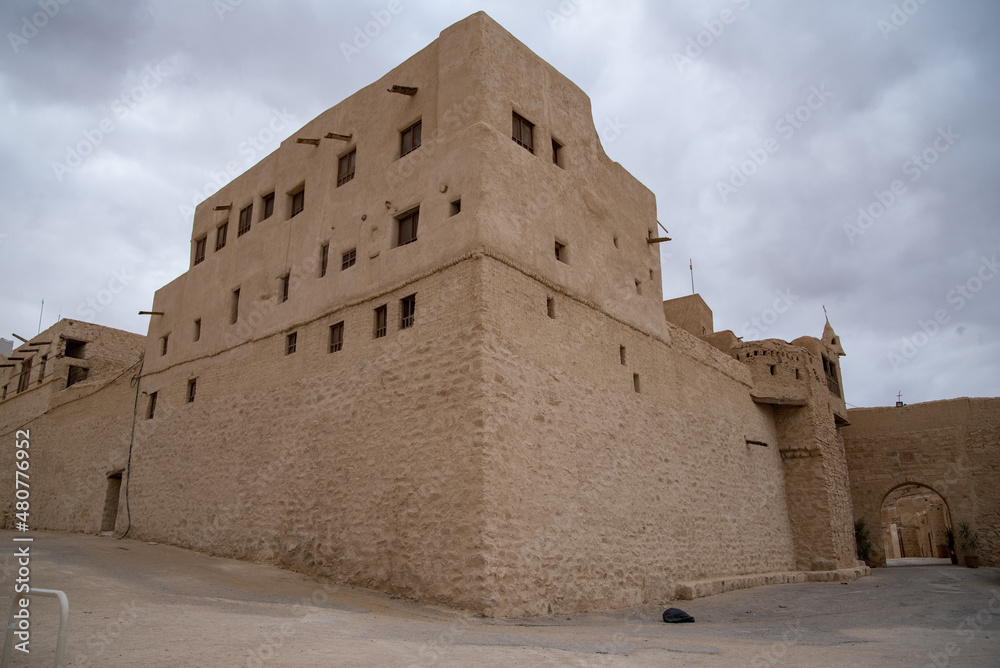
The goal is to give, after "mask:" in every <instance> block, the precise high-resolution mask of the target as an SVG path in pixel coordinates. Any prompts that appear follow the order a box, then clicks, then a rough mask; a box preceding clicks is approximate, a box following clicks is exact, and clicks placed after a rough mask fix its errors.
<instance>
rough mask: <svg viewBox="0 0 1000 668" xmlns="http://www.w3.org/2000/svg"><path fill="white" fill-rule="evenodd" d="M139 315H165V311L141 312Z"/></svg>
mask: <svg viewBox="0 0 1000 668" xmlns="http://www.w3.org/2000/svg"><path fill="white" fill-rule="evenodd" d="M139 315H165V313H164V312H163V311H139Z"/></svg>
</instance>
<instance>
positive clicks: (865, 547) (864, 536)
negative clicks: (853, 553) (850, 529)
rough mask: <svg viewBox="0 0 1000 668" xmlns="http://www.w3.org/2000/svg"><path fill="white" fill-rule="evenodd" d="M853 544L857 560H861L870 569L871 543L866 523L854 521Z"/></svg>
mask: <svg viewBox="0 0 1000 668" xmlns="http://www.w3.org/2000/svg"><path fill="white" fill-rule="evenodd" d="M854 542H855V544H856V546H857V553H858V559H863V560H864V562H865V564H867V565H868V566H869V567H870V566H871V565H872V564H871V559H872V542H871V540H870V539H869V537H868V523H867V522H865V521H864V520H854Z"/></svg>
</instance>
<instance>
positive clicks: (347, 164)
mask: <svg viewBox="0 0 1000 668" xmlns="http://www.w3.org/2000/svg"><path fill="white" fill-rule="evenodd" d="M357 153H358V150H357V149H351V152H350V153H346V154H344V155H342V156H340V160H339V162H338V163H337V187H338V188H339V187H340V186H342V185H344V184H345V183H347V182H348V181H350V180H351V179H353V178H354V162H355V158H356V157H357Z"/></svg>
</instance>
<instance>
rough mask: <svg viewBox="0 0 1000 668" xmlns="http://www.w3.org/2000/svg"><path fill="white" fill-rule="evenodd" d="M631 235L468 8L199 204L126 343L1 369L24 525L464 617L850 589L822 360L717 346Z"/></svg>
mask: <svg viewBox="0 0 1000 668" xmlns="http://www.w3.org/2000/svg"><path fill="white" fill-rule="evenodd" d="M662 235H663V233H662V231H658V224H657V217H656V203H655V201H654V197H653V194H652V193H651V192H650V191H649V190H648V189H647V188H645V187H644V186H643V185H642V184H641V183H639V182H638V181H637V180H635V179H634V178H633V177H632V176H631V175H630V174H629V173H628V172H627V171H626V170H625V169H623V168H622V167H621V166H620V165H618V164H617V163H615V162H613V161H611V160H610V159H609V158H608V157H607V156H606V155H605V153H604V151H603V149H602V147H601V144H600V141H599V139H598V135H597V132H596V131H595V128H594V124H593V120H592V117H591V112H590V102H589V100H588V98H587V96H586V95H585V94H584V93H583V92H582V91H581V90H580V89H578V88H577V87H576V86H575V85H573V84H572V83H571V82H570V81H569V80H567V79H566V78H565V77H563V76H562V75H561V74H559V73H558V72H557V71H556V70H555V69H553V68H552V67H551V66H549V65H548V64H547V63H545V62H543V61H542V60H541V59H540V58H538V57H537V56H536V55H535V54H533V53H532V52H531V51H530V50H528V49H527V47H525V46H524V45H523V44H521V43H520V42H518V41H517V40H516V39H514V38H513V37H512V36H511V35H510V34H508V33H507V32H506V31H505V30H503V29H502V28H501V27H500V26H498V25H497V24H496V23H494V22H493V21H492V20H491V19H490V18H489V17H487V16H486V15H485V14H482V13H479V14H475V15H473V16H471V17H469V18H467V19H465V20H463V21H461V22H459V23H457V24H455V25H454V26H452V27H450V28H448V29H447V30H445V31H444V32H442V33H441V35H440V37H439V38H438V39H437V40H436V41H434V42H433V43H432V44H430V45H429V46H428V47H426V48H425V49H423V50H422V51H420V52H419V53H417V54H416V55H414V56H413V57H411V58H410V59H409V60H407V61H406V62H404V63H403V64H402V65H400V66H399V67H397V68H396V69H394V70H393V71H391V72H390V73H389V74H387V75H386V76H385V77H383V78H382V79H380V80H379V81H377V82H375V83H374V84H372V85H370V86H368V87H367V88H364V89H362V90H361V91H359V92H358V93H356V94H355V95H353V96H351V97H350V98H348V99H347V100H344V101H343V102H341V103H340V104H338V105H337V106H335V107H333V108H332V109H330V110H328V111H327V112H325V113H323V114H322V115H320V116H319V117H318V118H316V119H314V120H313V121H311V122H309V123H308V124H306V125H305V126H304V127H302V128H301V129H299V130H298V131H297V132H295V133H294V134H293V135H292V136H291V137H289V138H288V139H287V140H285V141H284V142H283V143H282V144H281V146H280V148H279V149H277V150H276V151H275V152H274V153H273V154H271V155H269V156H268V157H266V158H265V159H264V160H262V161H261V162H260V163H259V164H257V165H256V166H254V167H253V168H251V169H250V170H249V171H248V172H247V173H245V174H244V175H242V176H241V177H239V178H238V179H236V180H235V181H233V182H232V183H230V184H229V185H227V186H225V187H224V188H222V189H221V190H220V191H219V192H218V193H216V194H215V195H213V196H212V197H210V198H209V199H208V200H206V201H205V202H203V203H202V204H201V205H200V206H199V207H198V208H197V211H196V213H195V217H194V224H193V230H192V236H191V266H190V268H189V269H188V271H187V272H186V273H185V274H183V275H182V276H180V277H179V278H177V279H176V280H174V281H173V282H171V283H170V284H168V285H166V286H165V287H163V288H162V289H160V290H159V291H157V293H156V295H155V297H154V298H153V303H152V306H151V308H150V311H151V312H152V313H153V315H151V316H150V324H149V331H148V335H147V336H146V337H145V339H144V340H142V337H134V336H130V335H127V334H125V333H122V332H117V331H115V330H108V329H106V328H99V327H96V326H93V325H88V324H84V323H77V322H69V321H61V322H60V323H58V324H57V325H56V326H54V327H53V328H51V329H50V330H47V331H46V332H43V333H42V334H41V335H39V337H36V339H34V340H32V341H27V342H26V343H25V345H24V346H21V347H20V348H19V349H18V350H16V351H15V352H14V354H13V356H12V357H11V358H10V360H9V361H8V362H7V365H6V366H7V368H6V369H5V371H6V380H3V376H0V382H5V383H6V385H7V388H6V389H7V394H5V399H4V400H3V403H0V432H2V434H3V438H7V434H8V433H10V432H13V431H14V430H15V429H17V428H21V427H24V426H29V427H30V428H31V429H32V434H33V436H32V438H33V442H32V448H33V453H34V455H35V456H36V458H35V459H33V460H32V461H33V464H32V466H33V467H34V468H33V470H34V471H35V475H36V478H35V479H36V481H37V485H38V487H37V488H36V492H35V493H36V494H37V495H38V496H39V497H40V498H42V497H44V498H49V499H51V500H50V501H49V502H48V505H45V506H44V507H43V506H40V507H39V508H38V510H37V514H36V515H34V516H33V518H34V519H33V522H34V523H35V524H34V526H36V527H38V528H51V529H61V530H72V531H92V532H98V531H101V530H105V531H114V532H115V534H116V535H118V536H121V535H122V534H124V533H125V532H126V531H127V532H128V536H129V537H134V538H139V539H144V540H151V541H159V542H165V543H171V544H174V545H179V546H183V547H188V548H193V549H196V550H201V551H204V552H208V553H212V554H216V555H221V556H227V557H236V558H240V559H248V560H253V561H258V562H265V563H272V564H277V565H280V566H283V567H286V568H290V569H294V570H297V571H301V572H304V573H309V574H312V575H316V576H320V577H325V578H329V579H332V580H335V581H340V582H350V583H354V584H357V585H362V586H366V587H371V588H375V589H380V590H383V591H387V592H393V593H397V594H402V595H406V596H409V597H413V598H416V599H420V600H425V601H433V602H438V603H443V604H447V605H451V606H456V607H462V608H466V609H470V610H474V611H476V612H480V613H483V614H486V615H494V616H520V615H544V614H550V613H561V612H576V611H584V610H596V609H611V608H621V607H626V606H631V605H635V604H640V603H647V602H664V601H667V600H669V599H671V598H673V597H674V596H681V597H693V596H700V595H705V594H710V593H714V592H718V591H723V590H726V589H731V588H734V587H742V586H750V585H754V584H762V583H769V582H787V581H804V580H806V579H814V580H833V579H845V578H854V577H858V576H859V575H862V574H864V573H865V572H867V569H866V568H865V567H864V566H859V564H858V561H857V558H856V554H855V542H854V534H853V528H852V524H853V521H854V519H855V518H854V514H853V512H852V497H851V494H852V487H851V481H850V476H849V470H848V464H849V460H848V458H847V456H846V455H845V444H844V439H843V435H842V432H843V431H844V429H845V426H846V425H847V424H848V423H849V421H850V419H849V415H848V411H847V409H846V406H845V403H844V397H843V393H842V390H841V387H842V385H841V377H840V367H839V357H840V356H841V355H843V354H844V352H843V348H842V347H841V344H840V341H839V339H838V336H837V334H836V333H835V332H834V331H833V329H832V328H831V327H830V326H829V324H827V325H826V328H825V329H824V331H823V333H822V336H821V337H820V338H814V337H803V338H800V339H797V340H795V341H793V342H791V343H786V342H782V341H778V340H767V341H757V342H742V341H740V340H739V339H737V337H735V336H734V335H733V333H732V332H730V331H725V332H715V330H714V324H713V317H712V312H711V310H709V308H708V306H707V305H706V304H705V303H704V302H703V301H702V300H701V298H700V297H699V296H698V295H692V296H688V297H682V298H679V299H671V300H668V301H663V296H662V288H661V281H660V255H659V252H658V244H659V243H661V242H664V241H665V240H664V239H663V238H662ZM139 345H144V350H143V351H142V352H141V353H140V352H139V350H138V347H139ZM81 350H85V351H86V354H83V353H82V352H81ZM39 355H42V356H46V355H47V358H48V361H47V363H44V362H43V363H42V364H47V365H45V366H44V371H43V372H41V373H39V366H40V364H39V362H38V359H39ZM81 357H82V359H83V360H84V361H87V360H92V361H91V362H90V363H91V368H90V372H89V376H87V377H86V378H84V379H82V380H80V381H79V382H74V383H68V380H69V379H70V376H71V375H72V373H73V372H72V371H71V369H72V368H73V365H74V364H77V361H75V360H80V359H81ZM111 357H114V361H115V364H114V365H110V366H109V364H110V363H105V362H106V360H109V359H111ZM112 367H113V368H112ZM101 369H103V371H101V372H99V370H101ZM76 373H79V372H76ZM67 374H69V376H68V375H67ZM22 381H23V382H22ZM74 406H76V408H74ZM3 456H4V457H7V456H8V453H7V452H6V450H5V451H4V455H3ZM4 470H11V467H7V468H5V469H4ZM8 483H10V484H12V481H8V480H6V479H5V484H8ZM5 498H7V497H5ZM11 498H12V495H11ZM11 512H12V510H10V509H8V520H7V521H8V525H9V524H10V517H9V514H10V513H11ZM963 512H964V511H963ZM969 512H971V511H969ZM873 521H877V518H876V520H873Z"/></svg>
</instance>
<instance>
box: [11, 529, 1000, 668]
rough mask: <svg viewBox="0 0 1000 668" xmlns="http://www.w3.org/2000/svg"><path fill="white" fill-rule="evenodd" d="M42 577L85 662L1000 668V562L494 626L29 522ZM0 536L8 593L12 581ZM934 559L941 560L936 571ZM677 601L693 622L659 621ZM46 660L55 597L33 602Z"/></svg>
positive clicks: (34, 643) (34, 570)
mask: <svg viewBox="0 0 1000 668" xmlns="http://www.w3.org/2000/svg"><path fill="white" fill-rule="evenodd" d="M31 535H33V536H34V538H35V540H34V543H32V555H31V584H32V585H33V586H36V587H41V588H48V589H61V590H63V591H65V592H66V594H67V595H68V597H69V602H70V626H69V636H68V638H69V640H68V647H67V660H66V662H65V663H64V665H67V666H74V667H78V668H79V667H82V666H421V667H430V666H580V667H590V668H612V667H616V666H752V667H758V666H837V667H838V668H843V667H850V666H859V667H860V666H918V667H919V666H934V667H935V668H943V667H944V666H1000V569H995V568H979V569H975V570H973V569H968V568H964V567H961V566H951V565H950V564H946V563H940V562H938V560H932V561H931V562H923V561H912V560H911V561H910V563H906V564H898V565H896V566H894V567H893V568H883V569H876V570H875V571H873V574H872V576H871V577H869V578H864V579H862V580H860V581H858V582H852V583H849V584H839V583H814V584H798V585H782V586H774V587H761V588H757V589H751V590H744V591H739V592H732V593H728V594H721V595H718V596H712V597H709V598H703V599H699V600H696V601H674V602H669V601H664V602H663V603H662V604H660V605H646V606H641V607H637V608H632V609H629V610H620V611H616V612H613V613H594V614H580V615H558V616H550V617H545V618H540V619H520V620H490V619H483V618H479V617H474V616H470V615H468V614H465V613H462V612H460V611H454V610H447V609H442V608H436V607H432V606H425V605H419V604H416V603H412V602H408V601H405V600H401V599H398V598H393V597H390V596H386V595H384V594H379V593H374V592H370V591H366V590H363V589H357V588H353V587H350V586H346V587H345V586H337V585H329V584H325V583H322V582H318V581H316V580H313V579H311V578H308V577H305V576H303V575H300V574H298V573H292V572H289V571H283V570H280V569H277V568H273V567H269V566H261V565H255V564H248V563H244V562H239V561H233V560H229V559H219V558H215V557H210V556H206V555H203V554H199V553H197V552H190V551H187V550H182V549H179V548H175V547H170V546H167V545H150V544H146V543H141V542H136V541H132V540H116V539H114V538H99V537H96V536H82V535H69V534H58V533H44V532H33V533H32V534H31ZM14 536H15V534H14V533H12V532H0V574H2V580H0V593H2V594H3V596H0V605H3V606H4V611H5V613H6V610H8V609H9V606H10V603H11V600H12V596H13V593H14V592H13V588H14V579H15V578H16V577H17V568H18V566H17V563H16V558H15V557H14V553H15V543H14V542H13V541H12V539H13V537H14ZM925 563H927V564H928V565H924V564H925ZM666 607H680V608H682V609H684V610H685V611H687V612H688V613H690V614H692V615H693V616H694V617H695V619H696V622H695V623H694V624H664V623H663V622H662V620H661V619H660V615H661V614H662V612H663V610H664V608H666ZM29 609H30V611H31V620H32V627H31V631H32V637H31V644H30V649H31V653H30V655H24V654H23V653H21V652H16V651H15V652H14V653H13V654H14V657H13V658H14V661H13V663H12V665H18V666H23V665H31V666H45V665H48V666H51V665H52V660H53V657H54V653H55V642H56V631H57V627H58V604H57V602H56V601H55V600H54V599H48V598H35V599H34V600H33V601H32V603H31V606H30V608H29Z"/></svg>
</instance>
